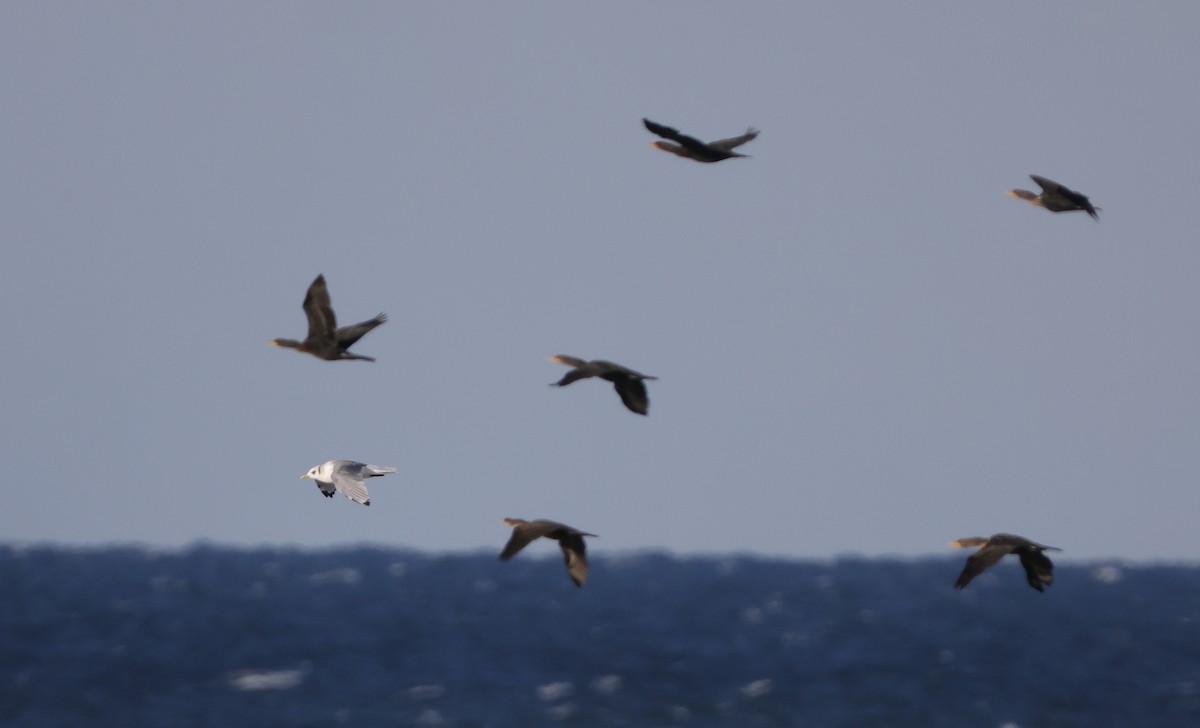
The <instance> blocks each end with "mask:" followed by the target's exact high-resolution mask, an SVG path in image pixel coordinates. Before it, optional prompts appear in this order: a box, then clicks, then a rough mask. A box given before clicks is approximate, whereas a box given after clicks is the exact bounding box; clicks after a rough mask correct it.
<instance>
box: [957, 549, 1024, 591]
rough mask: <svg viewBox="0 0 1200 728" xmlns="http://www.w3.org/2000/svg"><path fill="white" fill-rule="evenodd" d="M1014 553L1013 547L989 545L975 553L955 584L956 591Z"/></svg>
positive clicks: (969, 557) (968, 558)
mask: <svg viewBox="0 0 1200 728" xmlns="http://www.w3.org/2000/svg"><path fill="white" fill-rule="evenodd" d="M1011 551H1012V548H1011V547H1008V546H998V545H995V544H988V545H986V546H984V547H983V548H981V549H979V550H978V551H976V552H975V553H973V554H971V555H970V556H968V557H967V565H966V566H965V567H963V570H962V573H961V574H959V575H958V581H956V582H954V588H955V589H962V588H963V587H965V586H966V585H967V584H970V583H971V580H972V579H974V578H975V577H977V576H979V575H980V574H982V573H983V572H984V570H985V569H987V568H988V567H989V566H995V565H996V562H998V561H1000V559H1002V558H1004V556H1005V555H1006V554H1008V553H1010V552H1011Z"/></svg>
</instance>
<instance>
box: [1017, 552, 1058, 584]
mask: <svg viewBox="0 0 1200 728" xmlns="http://www.w3.org/2000/svg"><path fill="white" fill-rule="evenodd" d="M1018 555H1019V556H1020V557H1021V566H1024V567H1025V579H1026V581H1028V582H1029V586H1031V587H1033V588H1034V589H1037V590H1038V591H1044V589H1043V588H1042V585H1043V584H1045V585H1047V586H1048V585H1050V584H1053V583H1054V564H1053V563H1051V561H1050V559H1049V558H1048V557H1047V556H1046V555H1045V554H1043V553H1042V552H1041V551H1037V550H1034V549H1028V550H1025V551H1021V552H1020V553H1019V554H1018Z"/></svg>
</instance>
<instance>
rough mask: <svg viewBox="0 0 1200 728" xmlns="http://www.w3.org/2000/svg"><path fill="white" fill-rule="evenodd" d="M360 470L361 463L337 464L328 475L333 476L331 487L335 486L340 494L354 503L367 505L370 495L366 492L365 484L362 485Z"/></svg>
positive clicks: (369, 503)
mask: <svg viewBox="0 0 1200 728" xmlns="http://www.w3.org/2000/svg"><path fill="white" fill-rule="evenodd" d="M362 470H363V464H362V463H350V464H347V465H339V466H338V467H336V468H334V470H333V475H332V476H330V477H332V478H333V487H335V488H337V489H338V492H340V493H341V494H342V495H344V496H346V497H347V498H349V499H350V500H352V501H354V502H355V503H362V504H363V505H364V506H369V505H371V497H370V496H369V495H368V494H367V486H365V485H363V476H362Z"/></svg>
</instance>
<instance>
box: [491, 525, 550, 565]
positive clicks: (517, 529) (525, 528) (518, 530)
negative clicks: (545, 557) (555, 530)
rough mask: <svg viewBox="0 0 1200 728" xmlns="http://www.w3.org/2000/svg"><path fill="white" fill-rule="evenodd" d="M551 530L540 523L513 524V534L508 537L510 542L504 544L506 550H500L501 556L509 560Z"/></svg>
mask: <svg viewBox="0 0 1200 728" xmlns="http://www.w3.org/2000/svg"><path fill="white" fill-rule="evenodd" d="M549 531H550V529H549V528H543V527H542V524H540V523H520V524H518V525H516V526H513V532H512V536H511V537H510V538H509V539H508V543H506V544H504V550H503V551H501V552H500V558H501V559H503V560H505V561H508V560H509V559H511V558H512V557H514V556H516V555H517V554H518V553H519V552H520V551H521V549H523V548H525V547H526V546H528V545H529V544H530V542H532V541H534V540H535V539H537V538H540V537H541V536H543V535H545V534H546V533H548V532H549Z"/></svg>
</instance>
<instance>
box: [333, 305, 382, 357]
mask: <svg viewBox="0 0 1200 728" xmlns="http://www.w3.org/2000/svg"><path fill="white" fill-rule="evenodd" d="M386 321H387V314H386V313H381V314H379V315H378V316H376V317H375V318H373V319H371V320H370V321H363V322H362V323H359V324H354V325H353V326H345V327H343V328H340V329H338V330H337V343H338V346H340V347H342V348H343V349H349V348H350V347H351V346H354V343H355V342H356V341H358V340H359V339H361V338H362V337H363V336H364V335H365V334H366V333H367V332H368V331H370V330H371V329H373V328H375V327H376V326H379V325H380V324H383V323H385V322H386Z"/></svg>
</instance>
